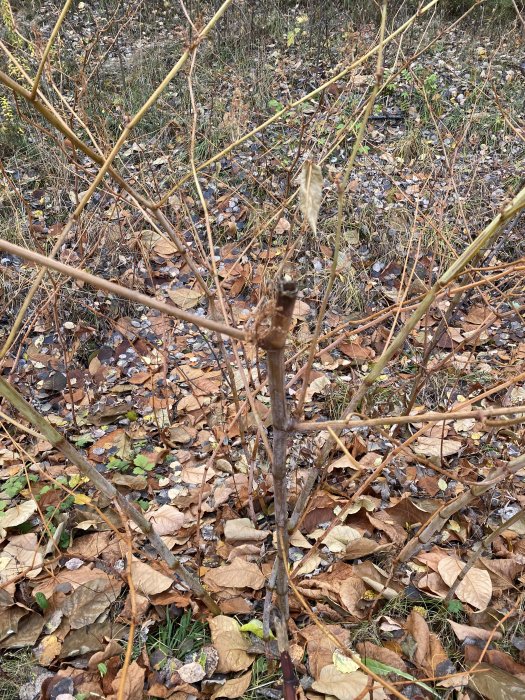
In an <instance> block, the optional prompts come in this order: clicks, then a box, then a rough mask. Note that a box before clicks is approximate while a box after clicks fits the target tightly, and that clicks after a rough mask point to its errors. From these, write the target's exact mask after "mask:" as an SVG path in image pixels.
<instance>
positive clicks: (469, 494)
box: [398, 455, 525, 561]
mask: <svg viewBox="0 0 525 700" xmlns="http://www.w3.org/2000/svg"><path fill="white" fill-rule="evenodd" d="M523 467H525V455H521V456H520V457H516V458H515V459H512V460H511V461H510V462H508V463H507V464H506V465H505V466H504V467H500V468H498V469H496V470H495V471H494V472H493V473H492V474H489V476H488V477H487V478H486V479H484V480H483V481H480V482H479V484H474V485H473V486H471V487H470V488H468V489H467V490H466V491H464V492H463V493H462V494H461V495H460V496H457V498H455V499H454V500H453V501H451V502H450V503H448V504H447V505H446V506H445V507H444V508H442V509H440V510H439V511H437V513H436V514H435V515H434V516H433V517H432V518H430V520H429V522H427V524H426V525H424V526H423V527H422V528H421V531H420V532H419V533H418V534H417V535H416V536H415V537H413V538H412V539H411V540H410V542H408V543H407V544H406V545H405V546H404V547H403V549H402V550H401V553H400V555H399V557H398V559H399V561H407V560H408V559H410V557H411V556H413V555H414V554H415V553H416V552H418V551H419V550H420V549H422V548H423V547H424V546H425V545H426V544H428V543H429V542H430V539H431V537H432V536H433V535H434V534H436V532H441V530H442V529H443V528H444V527H445V525H446V523H447V521H448V519H449V518H451V517H452V516H453V515H454V514H455V513H457V512H458V511H460V510H461V509H462V508H466V507H467V506H468V505H469V504H470V503H472V501H473V500H474V499H475V498H478V497H479V496H481V495H482V494H484V493H486V492H487V491H488V490H489V489H491V488H492V487H493V486H495V485H496V484H499V483H500V481H503V480H504V479H506V478H507V477H509V476H512V475H513V474H515V473H516V472H518V471H519V470H520V469H523Z"/></svg>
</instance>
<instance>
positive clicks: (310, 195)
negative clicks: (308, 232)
mask: <svg viewBox="0 0 525 700" xmlns="http://www.w3.org/2000/svg"><path fill="white" fill-rule="evenodd" d="M322 194H323V174H322V172H321V168H320V167H319V166H318V165H317V164H316V163H313V162H312V161H311V160H307V161H305V163H304V165H303V169H302V170H301V176H300V178H299V207H300V209H301V212H302V213H303V216H304V218H305V219H306V221H307V222H308V223H309V225H310V228H311V229H312V231H313V232H314V233H317V218H318V216H319V209H320V208H321V198H322Z"/></svg>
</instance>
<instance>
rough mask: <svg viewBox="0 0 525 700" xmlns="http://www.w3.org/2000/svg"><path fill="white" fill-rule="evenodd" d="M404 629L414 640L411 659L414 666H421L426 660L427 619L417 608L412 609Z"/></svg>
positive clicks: (427, 640)
mask: <svg viewBox="0 0 525 700" xmlns="http://www.w3.org/2000/svg"><path fill="white" fill-rule="evenodd" d="M405 629H406V630H407V632H409V633H410V635H411V636H412V638H413V639H414V641H415V642H416V648H415V651H414V654H413V657H412V660H413V662H414V664H415V665H416V666H419V667H420V668H423V667H424V666H425V664H426V661H427V656H428V651H429V645H430V630H429V629H428V624H427V621H426V620H425V618H424V617H423V616H422V615H420V614H419V613H418V612H417V610H412V611H411V613H410V615H409V616H408V619H407V621H406V624H405Z"/></svg>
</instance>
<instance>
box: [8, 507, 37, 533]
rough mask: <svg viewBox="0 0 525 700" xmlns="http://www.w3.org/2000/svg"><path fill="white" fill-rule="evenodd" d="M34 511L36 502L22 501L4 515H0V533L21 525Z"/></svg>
mask: <svg viewBox="0 0 525 700" xmlns="http://www.w3.org/2000/svg"><path fill="white" fill-rule="evenodd" d="M36 509H37V505H36V501H33V500H29V501H24V502H23V503H20V504H19V505H17V506H14V507H13V508H8V509H7V510H6V511H5V512H4V513H2V514H0V531H2V530H7V528H9V527H17V525H22V523H25V522H26V521H27V520H29V518H30V517H31V516H32V515H33V513H35V512H36Z"/></svg>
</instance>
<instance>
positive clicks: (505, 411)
mask: <svg viewBox="0 0 525 700" xmlns="http://www.w3.org/2000/svg"><path fill="white" fill-rule="evenodd" d="M513 413H525V406H503V407H501V408H488V409H483V410H482V409H473V410H471V411H454V410H452V411H447V412H445V413H439V412H437V411H436V412H434V411H431V412H429V413H413V414H411V415H409V416H384V417H380V418H363V419H362V420H351V419H348V420H327V421H319V422H316V421H298V422H297V423H295V424H294V426H293V427H294V430H296V431H298V432H300V433H313V432H318V431H319V430H325V429H326V428H332V429H333V428H337V429H339V430H344V429H345V428H364V427H365V426H367V427H369V426H373V425H401V424H406V423H413V424H417V423H439V422H441V421H452V420H459V419H461V418H474V419H475V420H478V421H485V420H486V419H487V418H494V417H495V416H508V415H512V414H513ZM521 420H522V422H524V423H525V416H524V417H523V419H521Z"/></svg>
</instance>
